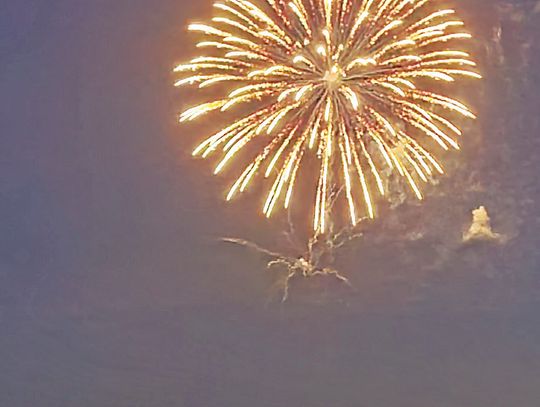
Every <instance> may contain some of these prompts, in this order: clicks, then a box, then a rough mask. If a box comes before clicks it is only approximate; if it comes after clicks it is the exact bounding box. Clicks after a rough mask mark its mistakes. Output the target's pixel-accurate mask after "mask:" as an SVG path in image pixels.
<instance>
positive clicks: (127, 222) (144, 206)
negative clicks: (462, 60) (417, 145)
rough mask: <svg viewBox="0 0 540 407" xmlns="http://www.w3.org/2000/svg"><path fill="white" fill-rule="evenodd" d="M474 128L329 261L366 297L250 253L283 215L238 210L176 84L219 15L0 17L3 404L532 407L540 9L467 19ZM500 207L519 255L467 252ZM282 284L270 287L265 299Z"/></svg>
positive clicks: (529, 6)
mask: <svg viewBox="0 0 540 407" xmlns="http://www.w3.org/2000/svg"><path fill="white" fill-rule="evenodd" d="M458 7H459V9H460V12H461V14H462V15H463V16H464V18H465V19H466V20H467V23H468V25H469V28H471V29H472V30H473V32H475V35H476V37H477V38H478V48H479V49H478V51H477V52H478V59H479V60H480V62H481V70H482V72H483V74H484V76H485V77H486V79H485V80H484V81H483V83H482V84H475V87H474V88H471V90H470V92H468V94H467V98H468V99H469V100H472V101H474V104H475V106H476V110H477V111H478V115H479V118H480V119H479V120H478V121H477V122H476V123H474V124H472V125H470V126H469V128H468V129H467V132H466V133H467V134H466V138H465V140H464V141H463V143H462V144H463V145H464V151H463V152H462V153H461V154H459V155H454V156H453V158H454V159H453V160H451V161H450V162H448V163H447V167H448V168H449V174H450V176H449V177H447V178H444V179H443V180H441V182H440V184H439V185H438V186H437V187H436V188H434V189H433V190H432V191H430V193H429V194H428V196H429V198H428V199H427V200H426V201H425V202H424V203H423V204H422V205H419V204H417V203H413V202H411V203H408V202H407V203H405V204H403V205H401V206H400V207H398V208H395V209H394V210H390V209H389V208H387V209H383V216H381V219H379V220H378V221H376V222H375V223H373V224H371V225H368V226H366V234H365V236H364V238H362V239H358V240H356V241H354V242H353V243H351V244H350V245H349V246H347V247H346V248H344V249H343V250H342V251H341V252H340V253H339V254H338V256H337V263H338V266H339V267H340V270H342V271H343V272H346V273H347V274H348V275H349V276H350V278H351V281H352V282H353V284H354V286H355V290H346V289H343V288H342V287H339V286H337V287H336V284H334V283H332V282H330V281H320V282H317V284H316V286H315V287H313V285H312V284H306V285H303V284H302V283H296V284H294V285H293V287H292V298H291V301H289V302H288V303H286V304H284V305H281V304H279V290H278V289H277V288H275V286H274V285H273V284H274V283H275V281H276V276H277V274H276V273H277V272H276V271H274V272H273V273H272V272H265V268H264V267H265V261H266V260H267V259H265V258H264V257H261V256H260V255H258V254H256V253H251V252H249V251H246V250H243V249H242V248H237V247H231V246H227V245H224V244H221V243H219V242H218V241H217V237H219V236H224V235H227V236H229V235H230V236H243V237H248V238H250V239H253V240H256V241H259V242H262V243H265V244H267V245H269V246H272V247H278V246H283V242H282V239H281V237H280V230H281V225H282V219H281V220H280V218H279V217H278V218H277V221H275V222H267V221H265V220H263V219H262V218H261V217H260V216H258V215H257V208H256V206H255V205H253V204H252V203H251V202H249V201H250V200H249V199H248V200H242V201H239V202H237V203H235V204H234V205H225V204H224V203H223V200H222V195H223V193H224V192H223V191H224V190H225V186H226V184H227V182H226V181H228V180H229V178H227V177H225V179H220V178H214V177H211V176H210V173H211V170H210V166H209V163H207V162H200V161H196V160H192V159H191V156H190V153H189V152H190V150H191V148H192V147H193V145H195V143H196V141H197V140H199V139H200V137H201V136H202V135H203V133H204V134H207V131H209V128H210V124H211V123H206V125H205V124H204V123H203V124H201V125H199V127H198V128H197V127H193V126H192V127H188V128H186V127H182V126H179V125H178V124H177V122H176V115H177V113H179V112H180V111H181V110H182V109H183V108H184V107H185V106H186V104H187V101H185V98H187V97H188V95H187V94H186V93H183V92H181V91H179V90H177V89H175V88H173V87H172V83H173V82H174V79H175V78H174V76H173V74H172V72H171V68H172V67H174V66H175V63H179V62H181V61H183V60H185V59H186V58H189V57H190V56H191V55H193V54H194V50H193V48H192V45H191V44H192V42H193V38H192V37H191V36H189V35H187V34H186V33H185V31H184V27H185V25H186V23H187V22H188V21H194V20H201V19H203V18H204V17H206V16H208V15H209V14H210V10H211V5H210V1H209V0H208V1H206V0H205V1H197V2H195V1H191V0H190V1H188V0H159V1H150V0H129V1H128V0H114V1H112V0H107V1H105V0H90V1H88V0H87V1H82V0H47V1H45V0H17V1H15V0H3V1H2V3H1V4H0V180H1V181H0V406H1V407H4V406H5V407H74V406H77V407H139V406H140V407H168V406H171V407H176V406H180V407H184V406H185V407H214V406H216V407H217V406H219V407H229V406H230V407H252V406H257V407H270V406H280V407H281V406H286V407H289V406H295V407H328V406H332V407H362V406H366V407H368V406H369V407H391V406H392V407H419V406H430V407H464V406H474V407H508V406H515V407H535V406H538V405H540V319H539V318H540V316H539V312H540V299H539V294H540V274H539V272H540V265H539V260H540V253H539V247H540V245H539V240H540V239H539V236H540V235H539V232H540V228H539V226H540V216H539V214H540V211H539V209H540V208H539V203H538V198H539V196H540V195H539V193H540V191H539V187H538V178H537V177H538V174H539V170H540V160H539V159H538V153H539V152H540V141H539V135H540V119H539V106H540V105H539V103H540V92H539V91H540V84H539V75H540V74H539V72H540V45H539V41H538V38H539V34H540V28H539V27H540V5H537V4H536V1H525V0H522V1H520V0H513V1H510V0H506V1H503V0H469V1H462V2H459V4H458ZM479 205H486V206H487V207H488V210H489V211H490V214H491V216H492V219H493V226H494V229H495V230H496V231H498V232H500V233H502V234H504V235H505V236H506V237H507V241H506V242H505V243H496V242H486V243H478V244H472V245H464V244H463V243H462V242H461V235H462V233H463V231H464V230H466V229H467V226H468V224H470V220H471V215H470V212H471V210H472V209H473V208H475V207H478V206H479ZM272 287H273V288H272Z"/></svg>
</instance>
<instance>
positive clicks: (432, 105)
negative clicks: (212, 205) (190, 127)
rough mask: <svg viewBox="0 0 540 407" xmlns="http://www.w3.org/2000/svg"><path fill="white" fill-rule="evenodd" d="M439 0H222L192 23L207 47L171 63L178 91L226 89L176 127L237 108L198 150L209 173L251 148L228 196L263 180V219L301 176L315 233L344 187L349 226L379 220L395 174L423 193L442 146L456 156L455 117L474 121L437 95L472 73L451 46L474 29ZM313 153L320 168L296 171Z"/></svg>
mask: <svg viewBox="0 0 540 407" xmlns="http://www.w3.org/2000/svg"><path fill="white" fill-rule="evenodd" d="M438 3H439V2H438V1H436V0H291V1H289V0H259V1H256V0H252V2H250V1H246V0H222V1H220V2H216V3H215V4H214V7H215V9H216V10H217V11H218V12H217V13H216V17H214V18H213V19H212V23H211V24H191V25H190V26H189V30H191V31H196V32H200V33H201V34H202V35H203V36H204V37H205V38H204V41H202V42H199V43H198V44H197V47H198V48H202V49H206V50H207V53H206V54H205V56H201V57H197V58H195V59H193V60H192V61H190V62H189V63H187V64H183V65H180V66H178V67H177V68H176V69H175V71H176V72H178V73H181V74H183V75H184V76H183V78H182V79H180V80H179V81H178V82H177V83H176V85H177V86H180V85H197V86H198V87H199V88H206V87H209V86H212V85H218V84H221V85H223V84H224V83H226V84H227V86H226V87H225V88H227V87H228V90H227V93H228V94H226V95H225V96H224V97H222V98H219V99H215V100H211V101H209V102H207V103H203V104H201V105H198V106H195V107H193V108H190V109H188V110H186V111H185V112H184V113H183V114H182V115H181V117H180V120H181V121H183V122H184V121H190V120H193V119H195V118H198V117H201V116H203V115H205V114H207V113H211V112H216V111H221V112H224V111H228V110H234V109H237V111H238V112H239V113H238V119H237V120H235V121H234V122H233V123H227V124H226V125H225V127H223V128H221V129H220V130H219V131H218V132H217V133H216V134H214V135H212V136H211V137H209V138H207V139H206V140H204V141H203V142H202V143H201V144H200V145H199V146H198V147H197V148H196V149H195V151H194V153H193V154H194V155H197V156H202V157H208V156H210V155H211V154H214V153H215V154H220V160H219V162H218V164H217V167H216V169H215V173H216V174H217V173H220V172H221V171H223V170H224V168H225V167H226V166H227V164H229V163H231V162H233V161H234V162H238V159H237V156H238V155H240V154H241V153H245V154H253V151H255V153H254V154H253V156H251V157H249V162H248V163H247V165H246V164H243V165H246V166H245V167H241V168H240V169H239V170H238V174H239V176H238V177H237V178H236V180H235V181H234V182H233V185H232V187H231V189H230V191H229V193H228V195H227V199H228V200H230V199H232V198H233V197H234V196H235V195H237V194H239V193H242V192H244V191H245V190H246V189H247V188H248V187H249V185H250V184H251V183H252V182H259V181H255V180H261V179H269V180H268V185H269V191H268V195H267V198H266V202H265V204H264V208H263V211H264V214H265V215H266V216H268V217H269V216H270V215H271V214H272V213H273V211H274V209H275V208H276V207H277V206H278V205H280V206H281V205H283V206H284V207H285V208H287V207H289V205H290V203H291V199H292V196H293V193H294V191H295V184H296V183H298V181H299V179H301V178H302V179H303V178H306V177H313V178H314V179H313V185H316V188H315V190H314V192H313V198H314V199H313V206H312V209H311V210H312V213H313V228H314V230H315V231H316V232H317V233H324V232H325V231H326V230H327V228H328V223H329V222H331V219H330V218H331V217H333V216H334V215H335V214H334V213H333V210H332V208H333V207H331V202H330V201H331V199H330V196H331V194H332V193H333V192H332V191H333V189H334V188H335V187H338V188H339V189H340V190H343V191H344V193H343V194H342V195H343V199H344V200H345V201H344V202H346V207H347V208H348V217H349V218H350V222H351V224H352V225H355V224H357V223H358V222H359V220H360V219H362V218H364V217H366V216H367V217H370V218H373V217H374V216H375V207H374V202H375V200H376V199H377V196H385V195H388V185H389V183H388V182H387V181H388V178H389V175H390V174H392V173H393V174H397V175H399V176H400V178H402V179H403V180H405V182H406V183H407V184H408V185H409V186H410V189H411V191H412V192H413V193H414V195H415V196H416V197H417V198H418V199H422V192H421V183H422V182H424V183H425V182H429V181H430V179H431V178H432V176H434V175H436V174H437V173H439V174H442V173H443V168H442V166H441V165H440V164H439V162H438V161H437V159H436V157H435V154H436V152H437V151H440V150H448V149H450V148H453V149H459V144H458V141H457V139H458V138H459V136H461V134H462V133H461V130H460V129H459V128H458V126H457V125H456V119H457V118H458V117H459V116H465V117H468V118H474V117H475V116H474V114H473V113H472V112H471V110H470V109H469V108H468V107H467V106H466V105H464V104H463V103H462V102H460V101H458V100H455V99H453V98H452V97H449V96H447V95H446V94H443V93H444V92H443V91H442V89H446V90H448V89H450V90H451V87H448V85H445V83H451V82H454V81H455V80H457V79H460V78H465V79H466V78H480V75H479V74H478V73H477V72H476V70H475V66H476V64H475V63H474V62H473V61H472V60H471V57H470V55H469V53H467V52H465V51H463V50H460V49H458V48H457V47H458V46H459V44H461V43H463V41H465V40H468V39H470V38H471V35H470V34H469V33H467V32H465V31H464V29H463V26H464V23H463V22H462V21H461V20H460V19H458V18H456V16H455V12H454V10H451V9H440V8H438V6H437V5H438ZM220 89H223V86H221V87H220ZM239 105H244V108H242V109H239V108H238V106H239ZM246 112H248V113H247V114H246ZM253 145H254V146H257V147H256V149H253V148H247V147H248V146H253ZM309 154H311V155H312V157H314V160H316V162H317V168H318V170H316V171H315V172H314V171H313V170H310V171H302V170H303V169H304V167H305V166H304V165H303V163H305V162H306V160H307V159H308V156H309ZM310 168H311V167H310Z"/></svg>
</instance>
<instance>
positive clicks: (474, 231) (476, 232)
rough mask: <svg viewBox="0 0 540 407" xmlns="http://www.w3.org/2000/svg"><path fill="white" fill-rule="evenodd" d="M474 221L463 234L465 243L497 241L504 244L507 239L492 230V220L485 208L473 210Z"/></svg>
mask: <svg viewBox="0 0 540 407" xmlns="http://www.w3.org/2000/svg"><path fill="white" fill-rule="evenodd" d="M472 215H473V220H472V224H471V226H470V227H469V230H468V231H467V232H465V233H464V234H463V242H465V243H467V242H472V241H495V242H501V243H502V242H504V240H505V238H504V236H503V235H501V234H500V233H496V232H494V231H493V229H492V228H491V219H490V217H489V214H488V211H487V209H486V208H485V207H484V206H481V207H479V208H478V209H475V210H473V212H472Z"/></svg>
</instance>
